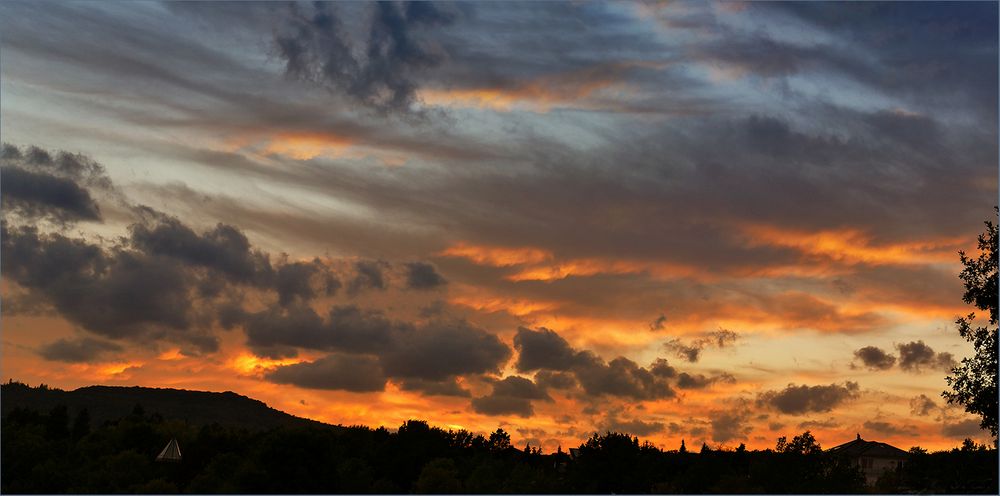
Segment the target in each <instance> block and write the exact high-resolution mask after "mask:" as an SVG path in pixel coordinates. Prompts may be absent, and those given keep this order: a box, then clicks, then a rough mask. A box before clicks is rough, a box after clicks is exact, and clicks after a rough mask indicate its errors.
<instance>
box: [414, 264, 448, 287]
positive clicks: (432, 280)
mask: <svg viewBox="0 0 1000 496" xmlns="http://www.w3.org/2000/svg"><path fill="white" fill-rule="evenodd" d="M447 283H448V281H447V280H445V278H444V277H441V274H438V272H437V270H436V269H435V268H434V266H433V265H431V264H429V263H424V262H411V263H407V264H406V287H408V288H410V289H434V288H437V287H440V286H444V285H445V284H447Z"/></svg>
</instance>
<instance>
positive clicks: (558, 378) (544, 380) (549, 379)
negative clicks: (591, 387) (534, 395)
mask: <svg viewBox="0 0 1000 496" xmlns="http://www.w3.org/2000/svg"><path fill="white" fill-rule="evenodd" d="M535 383H536V384H538V385H539V386H540V387H542V388H545V389H572V388H574V387H576V386H577V381H576V376H574V375H573V374H571V373H569V372H556V371H551V370H539V371H538V372H536V373H535Z"/></svg>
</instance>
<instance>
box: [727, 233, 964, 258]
mask: <svg viewBox="0 0 1000 496" xmlns="http://www.w3.org/2000/svg"><path fill="white" fill-rule="evenodd" d="M739 229H740V230H742V232H743V233H744V235H745V236H746V237H747V240H748V243H749V244H750V245H751V246H759V245H771V246H781V247H787V248H793V249H796V250H799V251H800V252H802V253H803V254H805V255H809V256H815V257H822V258H824V259H829V260H833V261H836V262H840V263H845V264H858V263H865V264H869V265H884V264H934V263H954V261H955V252H956V251H958V250H959V249H960V248H962V247H963V246H964V245H966V244H968V239H966V237H960V238H943V239H933V240H926V241H915V242H909V243H886V244H876V243H874V242H873V240H872V236H871V235H869V234H867V233H865V232H863V231H860V230H857V229H850V228H846V229H835V230H823V231H813V232H810V231H802V230H794V229H785V228H780V227H777V226H769V225H762V224H757V225H749V226H740V227H739Z"/></svg>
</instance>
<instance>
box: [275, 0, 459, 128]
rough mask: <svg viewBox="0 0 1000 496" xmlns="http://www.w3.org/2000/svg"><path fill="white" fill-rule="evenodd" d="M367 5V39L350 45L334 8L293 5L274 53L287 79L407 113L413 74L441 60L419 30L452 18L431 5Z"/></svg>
mask: <svg viewBox="0 0 1000 496" xmlns="http://www.w3.org/2000/svg"><path fill="white" fill-rule="evenodd" d="M368 5H369V6H370V7H371V15H370V17H371V21H370V25H369V26H367V39H366V40H364V41H361V42H355V41H354V40H352V39H351V38H350V36H349V35H348V31H347V30H346V29H344V26H343V20H344V19H342V17H343V14H341V13H340V12H339V10H340V9H339V7H340V6H339V5H336V4H325V3H316V4H314V5H313V7H312V8H311V9H310V10H311V12H302V10H303V9H302V8H300V6H299V5H297V4H293V5H292V6H291V7H290V13H289V14H290V15H288V16H287V19H285V20H284V23H285V24H284V25H282V26H279V27H278V30H277V31H278V34H277V35H276V36H275V40H274V42H275V45H276V47H277V50H278V55H279V56H280V57H281V58H282V59H283V60H284V61H285V70H286V72H287V73H288V74H289V75H291V76H294V77H297V78H302V79H305V80H309V81H315V82H318V83H320V84H323V85H326V86H328V87H329V88H330V89H331V90H333V91H336V92H338V93H342V94H345V95H347V96H349V97H351V98H352V99H354V100H355V101H356V102H358V103H361V104H363V105H366V106H369V107H371V108H373V109H376V110H378V111H381V112H389V111H394V112H407V111H410V110H411V106H412V104H413V103H414V99H415V96H416V90H417V81H416V79H415V76H416V75H417V73H419V72H421V71H425V70H428V69H430V68H433V67H434V66H436V65H438V64H439V63H440V61H441V58H442V57H443V54H440V53H439V52H438V51H437V50H435V49H434V48H433V47H431V46H429V44H428V42H427V41H426V40H425V39H423V38H422V37H421V31H422V30H424V29H431V28H434V27H436V26H438V25H441V24H447V23H449V22H451V20H452V16H451V15H449V14H446V13H444V12H442V11H441V10H439V9H438V8H437V7H435V6H434V4H432V3H430V2H426V3H425V2H407V3H396V2H378V3H373V4H368ZM349 22H352V23H354V22H356V18H354V19H350V20H349ZM362 54H363V55H362Z"/></svg>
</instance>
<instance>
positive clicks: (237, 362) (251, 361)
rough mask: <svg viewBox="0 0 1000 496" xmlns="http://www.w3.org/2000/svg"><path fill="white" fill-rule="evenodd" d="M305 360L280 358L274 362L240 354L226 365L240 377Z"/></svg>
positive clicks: (250, 354)
mask: <svg viewBox="0 0 1000 496" xmlns="http://www.w3.org/2000/svg"><path fill="white" fill-rule="evenodd" d="M304 361H305V360H304V359H302V358H282V359H278V360H274V359H271V358H261V357H259V356H257V355H254V354H252V353H241V354H240V355H237V356H236V357H234V358H233V359H231V360H230V361H229V363H228V365H229V367H230V368H231V369H233V370H235V371H236V372H238V373H240V374H241V375H251V376H252V375H259V374H261V373H263V372H265V371H267V370H269V369H273V368H275V367H280V366H283V365H294V364H296V363H302V362H304Z"/></svg>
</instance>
